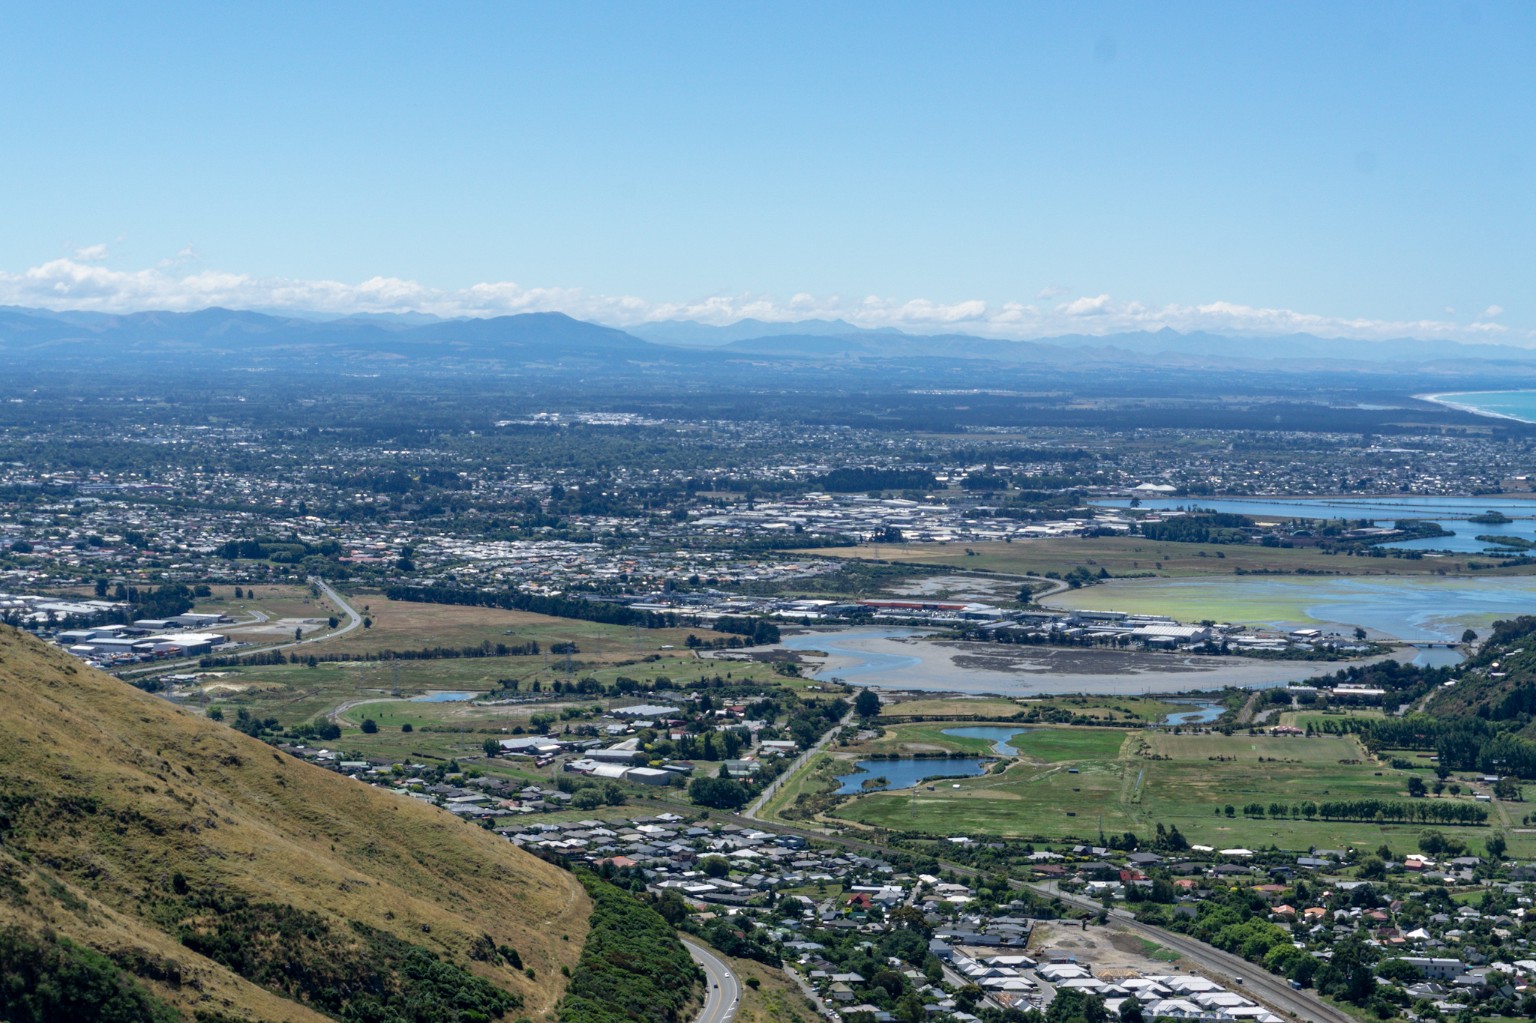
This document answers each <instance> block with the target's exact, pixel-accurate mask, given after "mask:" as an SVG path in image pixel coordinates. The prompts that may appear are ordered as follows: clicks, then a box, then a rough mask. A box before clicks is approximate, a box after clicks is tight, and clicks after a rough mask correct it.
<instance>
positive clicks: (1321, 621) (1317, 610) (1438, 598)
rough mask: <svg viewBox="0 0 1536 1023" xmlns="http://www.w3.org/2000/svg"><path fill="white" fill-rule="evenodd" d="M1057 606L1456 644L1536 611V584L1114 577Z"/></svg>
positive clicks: (1054, 600) (1515, 579) (1507, 579)
mask: <svg viewBox="0 0 1536 1023" xmlns="http://www.w3.org/2000/svg"><path fill="white" fill-rule="evenodd" d="M1041 603H1043V604H1048V605H1051V606H1054V607H1062V608H1068V607H1070V608H1077V609H1091V610H1095V611H1128V612H1132V613H1142V614H1166V615H1171V616H1173V617H1174V618H1177V619H1179V620H1180V621H1186V622H1198V621H1203V620H1205V619H1210V620H1212V621H1221V622H1231V623H1233V624H1239V625H1262V626H1273V627H1276V628H1297V627H1308V628H1319V627H1321V628H1324V629H1325V631H1337V632H1340V633H1342V634H1345V635H1348V634H1349V633H1350V632H1351V631H1352V630H1353V629H1354V628H1355V626H1357V625H1358V626H1360V627H1362V628H1364V629H1365V630H1366V631H1367V633H1369V634H1370V635H1371V636H1372V637H1373V638H1380V639H1399V640H1404V641H1406V642H1410V643H1453V642H1456V641H1458V640H1460V638H1461V634H1462V632H1463V631H1464V630H1466V629H1474V630H1476V631H1478V632H1484V631H1485V630H1487V628H1488V627H1489V626H1490V625H1491V624H1492V623H1493V622H1494V621H1496V620H1497V619H1500V618H1514V617H1516V616H1518V615H1522V614H1532V613H1536V576H1436V575H1373V576H1254V575H1248V576H1198V577H1194V578H1188V579H1112V580H1110V581H1108V582H1105V583H1100V584H1099V585H1097V586H1091V587H1086V588H1084V589H1080V590H1067V591H1064V592H1062V593H1058V594H1053V595H1052V596H1050V597H1048V598H1045V599H1044V600H1042V601H1041Z"/></svg>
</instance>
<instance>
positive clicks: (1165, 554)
mask: <svg viewBox="0 0 1536 1023" xmlns="http://www.w3.org/2000/svg"><path fill="white" fill-rule="evenodd" d="M967 551H974V552H975V553H974V554H968V553H967ZM798 553H803V554H815V555H817V556H819V557H832V558H867V559H870V560H874V561H883V562H889V563H892V564H915V565H941V566H944V567H946V568H950V569H955V570H965V569H970V570H976V569H983V570H986V571H989V572H1007V573H1012V574H1017V575H1044V574H1045V573H1046V572H1056V573H1058V574H1061V575H1065V574H1066V573H1068V572H1070V571H1072V569H1074V568H1077V567H1079V566H1086V567H1089V568H1093V569H1098V568H1103V569H1105V570H1106V571H1108V572H1109V574H1110V575H1133V574H1141V573H1150V574H1155V575H1160V576H1197V575H1231V574H1232V573H1233V570H1234V569H1237V568H1241V569H1243V570H1244V571H1248V572H1252V571H1267V572H1300V571H1305V572H1330V573H1339V574H1343V575H1383V574H1392V575H1418V574H1433V573H1438V572H1442V571H1443V572H1450V573H1463V572H1466V571H1467V567H1466V562H1467V561H1468V560H1474V561H1486V560H1488V559H1486V558H1479V557H1476V556H1467V557H1446V558H1424V559H1421V560H1418V561H1410V560H1407V559H1400V558H1371V557H1354V556H1349V555H1344V554H1324V553H1322V552H1321V551H1318V550H1315V549H1311V548H1304V547H1296V548H1284V547H1259V546H1251V547H1250V546H1237V545H1216V544H1198V543H1169V542H1158V541H1152V540H1146V539H1143V538H1141V537H1132V536H1103V537H1092V538H1088V537H1053V538H1047V539H1039V540H1019V541H1016V542H1014V543H971V544H958V543H956V544H936V543H926V544H880V545H878V546H875V545H861V546H858V547H827V548H818V549H817V550H815V551H802V552H798ZM1488 571H1491V572H1494V573H1497V574H1501V575H1529V574H1531V573H1532V572H1533V571H1536V568H1533V567H1531V566H1526V567H1524V568H1513V569H1491V570H1488ZM1481 574H1484V573H1483V572H1479V575H1481Z"/></svg>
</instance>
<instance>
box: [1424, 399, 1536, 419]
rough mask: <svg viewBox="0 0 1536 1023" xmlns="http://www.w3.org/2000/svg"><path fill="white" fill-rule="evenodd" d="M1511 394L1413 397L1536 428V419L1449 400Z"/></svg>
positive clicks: (1461, 410)
mask: <svg viewBox="0 0 1536 1023" xmlns="http://www.w3.org/2000/svg"><path fill="white" fill-rule="evenodd" d="M1510 393H1513V392H1510V391H1445V392H1443V393H1440V394H1415V395H1413V397H1414V398H1417V399H1418V400H1419V401H1428V402H1433V403H1434V404H1436V405H1443V406H1444V407H1446V408H1450V409H1455V410H1456V411H1458V412H1466V413H1469V414H1471V415H1474V416H1486V417H1487V418H1489V419H1507V420H1509V421H1510V422H1512V423H1524V424H1525V425H1527V426H1536V419H1522V418H1520V417H1519V416H1512V415H1510V414H1509V413H1507V412H1490V411H1489V410H1488V409H1485V408H1478V407H1477V406H1476V405H1467V404H1464V403H1462V402H1457V401H1449V400H1447V399H1449V398H1454V397H1458V396H1461V395H1469V394H1510Z"/></svg>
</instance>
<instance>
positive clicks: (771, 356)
mask: <svg viewBox="0 0 1536 1023" xmlns="http://www.w3.org/2000/svg"><path fill="white" fill-rule="evenodd" d="M0 352H3V353H4V354H5V356H6V357H7V358H8V359H9V360H11V361H13V362H14V363H15V364H16V365H18V366H26V367H32V368H40V369H41V368H49V367H51V366H53V365H55V364H57V363H63V362H75V363H80V364H87V363H95V364H112V363H121V362H122V361H124V360H129V359H131V360H137V361H139V362H144V363H151V362H157V361H158V362H161V363H163V364H166V365H172V364H174V363H176V362H177V361H179V360H187V359H191V358H200V359H209V360H213V361H214V362H216V363H217V367H215V368H267V369H272V368H279V367H282V366H285V365H291V364H293V363H294V362H298V363H306V364H310V365H316V366H318V365H326V366H331V367H334V368H337V369H346V368H347V367H353V368H356V369H360V370H367V369H370V368H372V369H377V368H381V367H389V366H413V367H430V368H432V369H433V370H436V371H442V372H449V373H452V372H483V371H490V372H495V371H506V370H517V369H518V368H520V367H543V368H551V367H553V368H559V367H567V368H576V369H581V368H583V367H585V368H587V369H591V370H598V371H601V372H605V373H621V372H639V371H643V370H642V368H643V367H647V366H651V367H657V368H670V369H674V370H675V369H684V368H688V369H696V370H700V371H703V372H710V371H726V370H727V369H728V367H730V366H731V364H732V363H734V362H739V361H740V360H750V361H753V362H755V363H758V364H763V365H770V366H776V367H777V368H779V369H780V370H782V371H784V372H788V373H802V372H804V371H806V370H807V369H812V368H814V366H815V365H816V364H821V363H824V364H827V365H829V366H834V367H842V368H845V369H851V370H860V369H862V368H878V367H882V366H884V367H888V368H892V369H901V370H904V371H907V372H923V371H924V367H929V368H930V369H931V368H936V367H938V366H940V365H950V366H954V367H957V368H960V369H962V370H966V371H969V370H967V367H969V368H970V369H977V368H979V366H978V364H983V363H993V364H997V365H998V366H1000V367H1002V368H1006V369H1009V370H1013V371H1024V372H1028V371H1030V370H1031V369H1035V368H1039V369H1045V368H1050V369H1054V370H1059V371H1063V372H1067V373H1072V372H1077V371H1086V372H1093V373H1099V372H1103V371H1105V370H1109V369H1115V370H1125V369H1129V368H1133V367H1146V368H1148V369H1153V370H1158V369H1166V370H1170V371H1175V372H1178V371H1190V370H1196V371H1215V372H1236V373H1253V372H1264V373H1274V372H1283V373H1292V374H1294V373H1306V372H1316V371H1319V370H1330V369H1334V370H1341V371H1351V372H1359V373H1394V372H1395V373H1402V372H1415V373H1423V374H1425V375H1426V376H1427V377H1429V378H1430V380H1431V381H1438V380H1439V379H1440V378H1451V377H1458V376H1474V375H1477V374H1478V373H1482V374H1484V375H1485V376H1486V375H1497V373H1498V372H1499V371H1500V370H1501V368H1509V369H1510V370H1512V371H1513V372H1515V373H1516V374H1517V375H1518V374H1531V373H1536V349H1531V348H1523V347H1517V346H1514V345H1499V344H1488V343H1483V344H1468V343H1463V342H1456V341H1448V340H1424V339H1418V338H1398V339H1393V340H1387V341H1360V340H1351V339H1339V338H1323V337H1317V336H1314V335H1310V334H1291V335H1286V336H1282V337H1242V336H1227V335H1222V334H1213V333H1206V332H1201V333H1190V334H1181V333H1178V332H1177V331H1173V330H1168V329H1164V330H1160V331H1156V332H1130V333H1119V334H1106V335H1087V334H1071V335H1061V336H1057V337H1047V338H1037V339H1030V340H1004V339H998V338H986V337H978V336H975V335H971V334H965V333H945V334H927V335H918V334H906V333H901V332H898V331H892V330H867V329H861V328H857V327H854V326H852V325H850V324H848V323H846V322H843V321H841V320H831V321H828V320H808V321H803V322H800V323H793V324H790V323H779V324H775V323H766V322H763V321H759V320H742V321H739V322H738V323H735V324H731V325H729V326H725V327H717V326H710V325H705V324H697V323H686V322H681V321H666V322H664V323H656V324H644V325H640V326H636V327H633V328H631V329H630V330H629V331H625V330H620V329H617V328H614V327H607V326H602V325H600V324H596V323H589V322H586V321H583V320H577V319H574V318H572V317H570V316H567V315H565V314H563V313H520V314H516V315H511V316H497V317H491V318H484V319H477V318H464V319H441V320H440V319H436V318H428V320H427V322H421V321H420V318H419V317H416V316H414V315H410V314H406V315H395V314H388V315H380V316H350V317H341V318H332V319H317V318H314V316H312V315H311V314H304V315H303V316H279V315H271V314H268V313H260V312H251V311H242V310H230V309H219V308H210V309H203V310H199V311H197V312H190V313H173V312H164V311H151V312H141V313H129V314H121V315H117V314H104V313H78V312H66V313H52V312H48V311H46V310H37V309H20V308H14V307H11V308H0Z"/></svg>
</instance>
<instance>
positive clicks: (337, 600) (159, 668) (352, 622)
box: [113, 575, 363, 678]
mask: <svg viewBox="0 0 1536 1023" xmlns="http://www.w3.org/2000/svg"><path fill="white" fill-rule="evenodd" d="M307 581H308V582H310V583H312V584H313V585H314V587H315V588H316V589H317V590H319V591H320V592H321V593H322V594H324V595H325V596H326V597H327V598H328V599H329V600H330V602H331V604H332V605H333V606H335V608H336V609H337V610H339V611H340V612H341V613H342V614H344V615H346V617H347V620H346V621H345V622H343V623H342V625H341V627H340V628H338V629H337V630H336V631H335V632H322V633H320V634H319V635H317V636H310V637H309V638H308V639H298V640H292V639H290V640H288V641H287V642H284V643H278V644H276V645H274V646H264V647H257V648H256V649H253V650H240V651H236V652H234V656H236V657H244V656H245V655H247V654H265V653H271V652H272V651H274V650H288V649H291V648H292V647H296V646H304V645H305V644H306V643H323V642H324V641H325V640H328V639H335V638H336V637H338V636H345V635H346V634H347V633H349V632H351V631H353V630H354V629H359V628H361V627H362V624H363V616H362V615H360V614H358V613H357V611H356V610H355V609H354V608H353V607H352V605H351V604H348V603H347V602H346V601H345V600H344V599H342V596H341V594H339V593H337V592H336V591H335V590H333V589H331V584H330V583H328V582H326V581H325V580H324V579H321V578H320V577H319V576H313V575H312V576H310V577H309V579H308V580H307ZM255 614H257V615H260V616H261V617H260V618H259V619H258V620H259V621H266V620H267V619H268V616H267V615H266V614H263V613H262V612H260V611H257V612H255ZM197 662H198V658H196V657H187V658H183V659H182V660H179V661H161V662H160V663H159V664H154V665H151V666H149V667H145V668H134V669H131V670H128V671H116V672H113V674H114V675H116V676H118V677H119V678H130V677H132V676H135V675H150V674H160V673H162V672H167V671H174V670H175V669H177V668H184V667H187V666H189V665H193V664H196V663H197Z"/></svg>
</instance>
